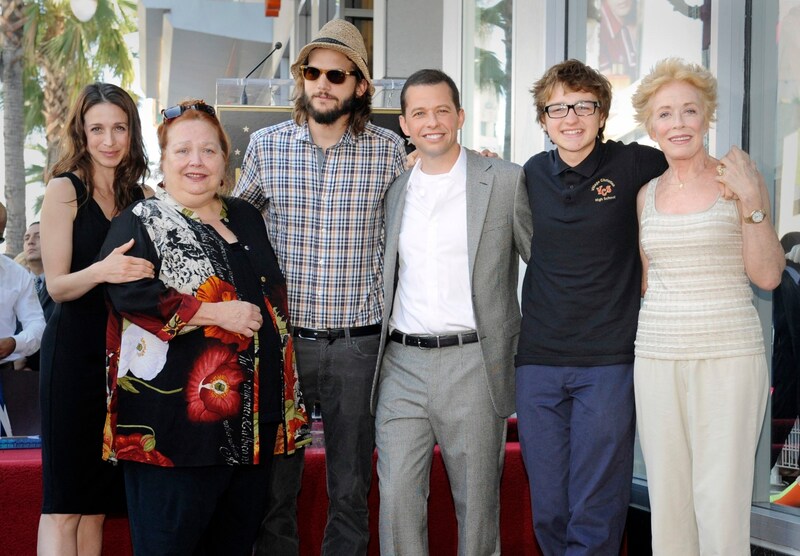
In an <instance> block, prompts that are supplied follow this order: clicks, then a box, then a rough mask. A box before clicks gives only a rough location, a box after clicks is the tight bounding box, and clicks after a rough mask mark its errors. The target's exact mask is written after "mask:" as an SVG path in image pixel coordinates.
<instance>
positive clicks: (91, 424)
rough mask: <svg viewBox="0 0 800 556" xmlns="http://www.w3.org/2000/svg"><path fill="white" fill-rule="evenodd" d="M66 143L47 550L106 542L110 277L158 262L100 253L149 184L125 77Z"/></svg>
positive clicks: (49, 399) (48, 382)
mask: <svg viewBox="0 0 800 556" xmlns="http://www.w3.org/2000/svg"><path fill="white" fill-rule="evenodd" d="M60 145H61V155H60V157H59V159H58V160H57V161H56V162H55V164H54V165H53V167H52V169H51V171H52V175H53V176H54V177H53V178H52V179H51V180H50V181H49V182H48V184H47V189H46V190H45V195H44V201H43V203H42V216H41V226H40V230H41V247H42V262H43V263H44V270H45V275H46V277H47V278H46V279H47V289H48V292H49V293H50V296H51V297H52V298H53V301H55V302H56V304H57V305H56V308H55V310H54V311H53V314H52V316H51V317H50V320H49V321H48V322H47V327H46V328H45V332H44V336H43V338H42V347H41V357H40V359H41V377H40V384H41V387H40V397H41V408H42V475H43V500H42V516H41V519H40V521H39V537H38V551H39V554H40V555H42V556H44V555H54V556H70V555H74V554H100V551H101V549H102V540H103V520H104V518H105V514H106V512H107V511H108V510H109V509H113V508H114V507H115V506H116V505H117V504H118V502H119V501H118V500H117V498H119V497H120V496H121V489H122V481H121V476H120V475H119V473H118V470H117V469H116V468H115V467H114V466H112V465H111V464H109V463H106V462H104V461H103V459H102V457H101V455H102V454H101V447H102V445H103V422H104V419H105V405H106V387H105V378H104V377H105V372H104V369H105V331H106V321H107V320H108V311H107V309H106V304H105V299H104V297H103V291H104V290H103V284H106V283H119V282H131V281H135V280H141V279H143V278H151V277H152V276H153V265H152V264H151V263H150V262H149V261H146V260H144V259H140V258H137V257H131V256H128V255H126V252H127V251H128V250H129V249H130V248H131V247H132V245H133V242H128V243H126V244H123V245H118V246H116V249H114V250H113V251H112V252H111V253H109V254H108V255H107V256H105V257H103V258H100V259H98V258H97V255H98V253H99V252H100V247H101V246H102V245H103V241H104V240H105V237H106V234H107V233H108V229H109V227H110V225H111V219H112V218H113V217H114V216H116V215H117V214H118V213H120V212H121V211H122V210H124V209H125V207H127V206H128V205H129V204H131V203H132V202H133V201H135V200H137V199H141V198H143V197H144V196H145V194H146V191H147V190H146V188H145V186H143V185H142V179H143V177H144V175H145V173H146V171H147V158H146V157H145V153H144V145H143V143H142V134H141V124H140V123H139V113H138V111H137V109H136V103H134V102H133V99H131V97H130V95H129V94H128V93H127V92H125V91H124V90H123V89H121V88H119V87H117V86H116V85H111V84H107V83H94V84H92V85H88V86H86V87H85V88H84V89H83V91H82V92H81V93H80V94H79V95H78V99H77V100H76V102H75V105H74V106H73V107H72V110H71V111H70V113H69V115H68V117H67V121H66V124H65V125H64V132H63V137H62V138H61V142H60ZM115 492H118V493H120V494H119V496H115V494H114V493H115Z"/></svg>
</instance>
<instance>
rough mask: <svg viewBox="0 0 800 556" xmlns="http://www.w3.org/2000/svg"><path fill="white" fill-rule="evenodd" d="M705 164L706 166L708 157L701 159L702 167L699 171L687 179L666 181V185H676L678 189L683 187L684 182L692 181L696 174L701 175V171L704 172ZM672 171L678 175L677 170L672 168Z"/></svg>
mask: <svg viewBox="0 0 800 556" xmlns="http://www.w3.org/2000/svg"><path fill="white" fill-rule="evenodd" d="M707 166H708V157H706V159H705V160H703V168H702V169H701V170H700V171H699V172H697V173H696V174H695V175H694V176H692V177H690V178H689V179H687V180H683V181H678V182H675V183H668V184H667V185H677V186H678V189H683V186H684V184H687V183H690V182H692V181H694V180H695V179H696V178H697V177H698V176H701V175H702V174H703V172H705V170H706V167H707ZM673 173H674V174H675V175H676V176H677V175H678V172H677V170H673ZM678 179H680V176H678Z"/></svg>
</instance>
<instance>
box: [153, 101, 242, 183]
mask: <svg viewBox="0 0 800 556" xmlns="http://www.w3.org/2000/svg"><path fill="white" fill-rule="evenodd" d="M200 105H202V106H207V107H208V108H209V109H210V112H206V111H205V110H197V109H196V108H187V107H190V106H191V107H194V106H200ZM178 106H182V107H184V108H187V109H185V110H184V111H183V112H181V114H180V115H179V116H177V117H175V118H171V119H169V120H167V119H166V118H165V119H164V120H163V121H162V122H161V123H160V124H159V126H158V130H156V133H157V134H158V146H159V148H160V149H161V153H162V160H163V153H164V149H166V148H167V141H168V140H169V128H170V124H171V123H172V122H174V121H176V120H200V121H203V122H206V123H207V124H209V125H211V127H213V128H214V129H215V130H216V132H217V137H218V138H219V144H220V147H221V149H222V160H223V162H224V164H225V165H224V168H225V169H226V172H225V176H224V177H223V178H222V189H223V191H225V192H227V191H229V190H230V189H231V187H232V182H233V180H232V177H231V176H230V173H229V172H228V171H227V169H228V162H229V161H230V157H231V141H230V138H229V137H228V134H227V133H225V129H223V127H222V124H221V123H220V122H219V119H218V118H217V116H216V113H215V111H214V109H213V108H212V107H211V106H210V105H207V104H206V102H205V101H204V100H201V99H197V98H193V99H187V100H183V101H181V102H179V103H178Z"/></svg>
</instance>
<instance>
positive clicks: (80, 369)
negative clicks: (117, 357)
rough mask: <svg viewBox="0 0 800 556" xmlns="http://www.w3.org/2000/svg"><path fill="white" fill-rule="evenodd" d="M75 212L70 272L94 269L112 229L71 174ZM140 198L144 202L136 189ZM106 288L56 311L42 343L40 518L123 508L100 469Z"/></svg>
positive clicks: (117, 484)
mask: <svg viewBox="0 0 800 556" xmlns="http://www.w3.org/2000/svg"><path fill="white" fill-rule="evenodd" d="M58 177H67V178H69V180H70V181H71V182H72V185H73V186H74V187H75V192H76V195H77V199H78V212H77V214H76V216H75V221H74V223H73V229H72V262H71V264H70V272H77V271H79V270H82V269H84V268H86V267H88V266H89V265H91V264H92V263H94V262H95V260H96V258H97V255H98V253H99V252H100V247H101V246H102V245H103V241H104V240H105V238H106V234H107V233H108V229H109V227H110V225H111V222H110V221H109V220H108V219H106V216H105V214H104V213H103V211H102V209H101V208H100V205H98V204H97V203H96V202H95V201H94V199H92V198H91V197H89V196H88V191H87V189H86V185H85V184H84V183H83V182H82V181H81V180H80V179H79V178H78V177H77V176H75V175H74V174H71V173H67V174H62V175H60V176H58ZM138 197H140V198H141V197H143V193H142V191H141V189H139V190H138ZM107 320H108V311H107V309H106V304H105V298H104V287H103V286H97V287H95V288H93V289H91V290H89V291H88V292H86V293H85V294H84V295H83V296H82V297H80V298H78V299H75V300H73V301H67V302H64V303H58V304H56V308H55V311H54V312H53V316H52V317H51V318H50V320H49V321H48V323H47V327H46V328H45V331H44V336H43V337H42V347H41V373H40V381H41V384H40V398H41V407H42V475H43V502H42V513H46V514H50V513H58V514H87V515H93V514H104V513H108V512H109V511H116V510H118V509H121V508H123V507H124V505H123V504H124V502H122V499H121V492H122V476H121V473H119V470H118V469H117V468H116V467H115V466H114V465H112V464H110V463H108V462H105V461H103V458H102V452H103V424H104V422H105V416H106V373H105V349H106V324H107Z"/></svg>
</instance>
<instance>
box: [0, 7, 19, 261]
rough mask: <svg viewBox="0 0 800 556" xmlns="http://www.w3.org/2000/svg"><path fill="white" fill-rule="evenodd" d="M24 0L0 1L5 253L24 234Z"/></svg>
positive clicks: (16, 250)
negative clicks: (5, 217)
mask: <svg viewBox="0 0 800 556" xmlns="http://www.w3.org/2000/svg"><path fill="white" fill-rule="evenodd" d="M22 2H23V0H0V31H1V33H0V40H2V45H3V50H2V54H0V61H2V67H3V69H2V81H3V125H4V128H3V146H4V148H5V160H4V162H5V176H4V178H5V197H6V205H7V207H6V208H7V209H8V225H7V227H6V236H7V237H8V245H7V246H6V252H7V253H8V254H10V255H12V256H13V255H16V254H17V253H19V252H20V251H22V237H23V235H24V234H25V161H24V159H23V153H24V151H25V135H24V134H23V133H22V129H23V119H24V118H23V104H24V97H23V85H22V31H23V23H24V21H23V17H24V16H23V11H22Z"/></svg>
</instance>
